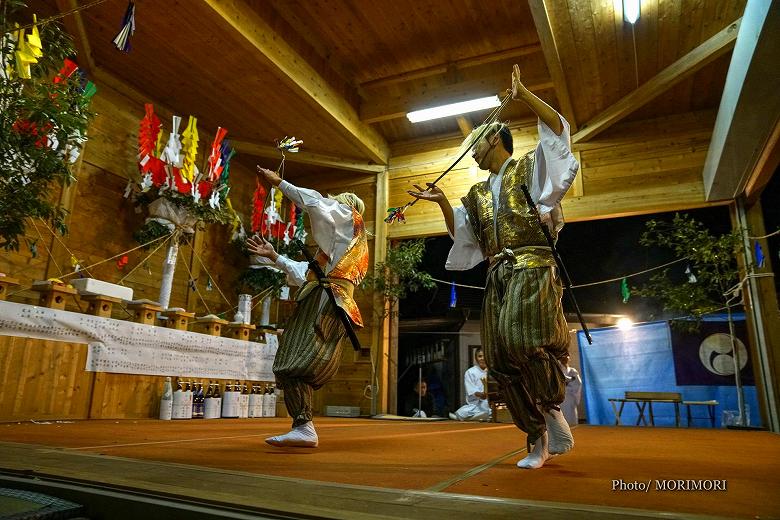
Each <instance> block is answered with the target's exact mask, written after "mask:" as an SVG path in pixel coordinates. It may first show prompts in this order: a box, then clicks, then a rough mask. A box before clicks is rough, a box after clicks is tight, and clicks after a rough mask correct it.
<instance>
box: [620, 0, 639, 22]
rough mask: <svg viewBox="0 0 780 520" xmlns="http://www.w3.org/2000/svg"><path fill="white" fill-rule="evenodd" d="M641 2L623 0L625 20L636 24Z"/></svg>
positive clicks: (637, 0)
mask: <svg viewBox="0 0 780 520" xmlns="http://www.w3.org/2000/svg"><path fill="white" fill-rule="evenodd" d="M639 4H640V0H623V20H625V21H627V22H628V23H630V24H631V25H633V24H635V23H636V21H637V20H639V15H640V11H641V8H640V6H639Z"/></svg>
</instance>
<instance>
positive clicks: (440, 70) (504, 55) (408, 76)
mask: <svg viewBox="0 0 780 520" xmlns="http://www.w3.org/2000/svg"><path fill="white" fill-rule="evenodd" d="M541 50H542V46H541V45H540V44H538V43H532V44H531V45H523V46H522V47H515V48H513V49H506V50H503V51H498V52H493V53H490V54H483V55H481V56H474V57H472V58H464V59H462V60H457V61H453V62H451V63H442V64H440V65H433V66H431V67H425V68H422V69H417V70H412V71H409V72H403V73H401V74H396V75H394V76H387V77H384V78H378V79H374V80H371V81H366V82H364V83H361V84H360V87H361V88H364V89H371V88H378V87H386V86H388V85H393V84H395V83H403V82H405V81H410V80H413V79H420V78H428V77H430V76H435V75H437V74H444V73H446V72H448V71H450V70H451V69H453V68H454V69H456V70H461V69H466V68H469V67H476V66H479V65H485V64H487V63H494V62H496V61H501V60H506V59H509V58H519V57H520V56H527V55H529V54H535V53H537V52H539V51H541Z"/></svg>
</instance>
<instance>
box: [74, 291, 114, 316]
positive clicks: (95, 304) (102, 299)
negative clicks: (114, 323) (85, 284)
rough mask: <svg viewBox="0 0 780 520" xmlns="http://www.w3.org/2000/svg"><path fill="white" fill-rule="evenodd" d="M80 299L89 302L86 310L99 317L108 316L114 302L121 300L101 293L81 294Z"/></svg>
mask: <svg viewBox="0 0 780 520" xmlns="http://www.w3.org/2000/svg"><path fill="white" fill-rule="evenodd" d="M81 299H82V300H84V301H86V302H89V306H88V307H87V312H88V313H89V314H92V315H93V316H100V317H101V318H110V317H111V309H112V308H113V306H114V304H115V303H121V302H122V300H120V299H119V298H114V297H113V296H105V295H103V294H91V293H90V294H82V295H81Z"/></svg>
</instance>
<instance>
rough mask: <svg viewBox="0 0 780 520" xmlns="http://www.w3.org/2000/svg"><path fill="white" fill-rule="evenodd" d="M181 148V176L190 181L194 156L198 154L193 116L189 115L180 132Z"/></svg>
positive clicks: (196, 126) (195, 120) (193, 166)
mask: <svg viewBox="0 0 780 520" xmlns="http://www.w3.org/2000/svg"><path fill="white" fill-rule="evenodd" d="M182 148H183V150H184V158H183V160H182V167H181V170H182V171H181V177H182V178H183V179H184V180H186V181H188V182H192V181H193V180H194V179H195V158H196V157H197V155H198V119H197V118H195V117H192V116H190V119H189V122H188V123H187V128H186V129H185V130H184V132H183V133H182Z"/></svg>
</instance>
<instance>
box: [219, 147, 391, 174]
mask: <svg viewBox="0 0 780 520" xmlns="http://www.w3.org/2000/svg"><path fill="white" fill-rule="evenodd" d="M230 143H231V144H232V145H233V147H234V148H235V149H236V151H237V152H238V153H240V154H242V155H253V156H256V157H266V158H269V159H278V158H279V157H280V156H279V150H278V149H277V148H276V147H275V146H271V145H264V144H255V143H251V142H249V141H236V140H233V139H231V140H230ZM285 156H286V159H285V160H286V162H292V163H300V164H313V165H315V166H323V167H326V168H336V169H339V170H347V171H354V172H361V173H372V174H376V173H380V172H383V171H385V168H386V167H385V166H382V165H380V164H370V163H368V162H367V161H360V160H359V159H352V158H346V157H335V156H331V155H325V154H319V153H313V152H305V151H302V152H297V153H289V152H288V153H287V154H285Z"/></svg>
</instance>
